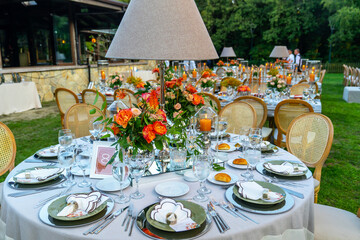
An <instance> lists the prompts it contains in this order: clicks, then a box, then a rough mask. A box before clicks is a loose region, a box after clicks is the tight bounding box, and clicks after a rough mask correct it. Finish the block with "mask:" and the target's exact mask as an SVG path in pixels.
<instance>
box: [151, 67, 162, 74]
mask: <svg viewBox="0 0 360 240" xmlns="http://www.w3.org/2000/svg"><path fill="white" fill-rule="evenodd" d="M152 73H160V70H159V68H154V69H153V70H152Z"/></svg>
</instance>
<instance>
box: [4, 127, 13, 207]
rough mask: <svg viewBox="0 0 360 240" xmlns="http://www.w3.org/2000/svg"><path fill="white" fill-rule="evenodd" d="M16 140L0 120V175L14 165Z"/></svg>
mask: <svg viewBox="0 0 360 240" xmlns="http://www.w3.org/2000/svg"><path fill="white" fill-rule="evenodd" d="M15 156H16V142H15V138H14V135H13V133H12V132H11V130H10V129H9V128H8V127H7V126H6V125H5V124H4V123H2V122H0V176H2V175H3V174H4V173H6V172H7V171H11V170H13V169H14V166H15ZM2 186H3V182H2V183H0V206H1V200H2Z"/></svg>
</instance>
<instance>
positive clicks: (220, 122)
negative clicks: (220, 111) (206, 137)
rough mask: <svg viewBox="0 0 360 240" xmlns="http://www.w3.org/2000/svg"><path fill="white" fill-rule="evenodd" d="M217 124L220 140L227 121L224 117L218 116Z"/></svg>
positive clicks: (226, 126)
mask: <svg viewBox="0 0 360 240" xmlns="http://www.w3.org/2000/svg"><path fill="white" fill-rule="evenodd" d="M218 119H219V120H218V125H217V134H218V136H220V137H221V138H220V142H222V139H223V135H224V134H225V132H226V130H227V128H228V122H227V118H226V117H219V118H218Z"/></svg>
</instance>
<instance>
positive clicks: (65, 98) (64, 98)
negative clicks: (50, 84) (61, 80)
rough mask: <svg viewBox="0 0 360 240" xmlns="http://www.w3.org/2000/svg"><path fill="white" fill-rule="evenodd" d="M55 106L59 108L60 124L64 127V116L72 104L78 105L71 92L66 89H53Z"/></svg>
mask: <svg viewBox="0 0 360 240" xmlns="http://www.w3.org/2000/svg"><path fill="white" fill-rule="evenodd" d="M55 99H56V104H57V106H58V108H59V112H60V117H61V124H62V126H64V116H65V113H66V111H67V110H68V109H69V108H70V107H71V106H72V105H74V104H76V103H79V98H78V96H77V95H76V93H74V92H73V91H71V90H69V89H67V88H57V89H55Z"/></svg>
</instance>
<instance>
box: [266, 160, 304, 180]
mask: <svg viewBox="0 0 360 240" xmlns="http://www.w3.org/2000/svg"><path fill="white" fill-rule="evenodd" d="M284 162H289V161H285V160H271V161H267V162H266V163H271V164H273V165H281V164H283V163H284ZM289 163H291V164H296V163H294V162H289ZM264 164H265V163H264ZM264 164H263V167H264V169H265V170H266V171H268V172H271V173H273V174H276V175H280V176H285V177H299V176H303V175H305V174H306V173H307V171H309V170H306V171H304V172H301V173H300V174H285V173H279V172H275V171H273V170H271V169H269V168H267V167H265V165H264ZM299 165H300V163H299Z"/></svg>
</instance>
